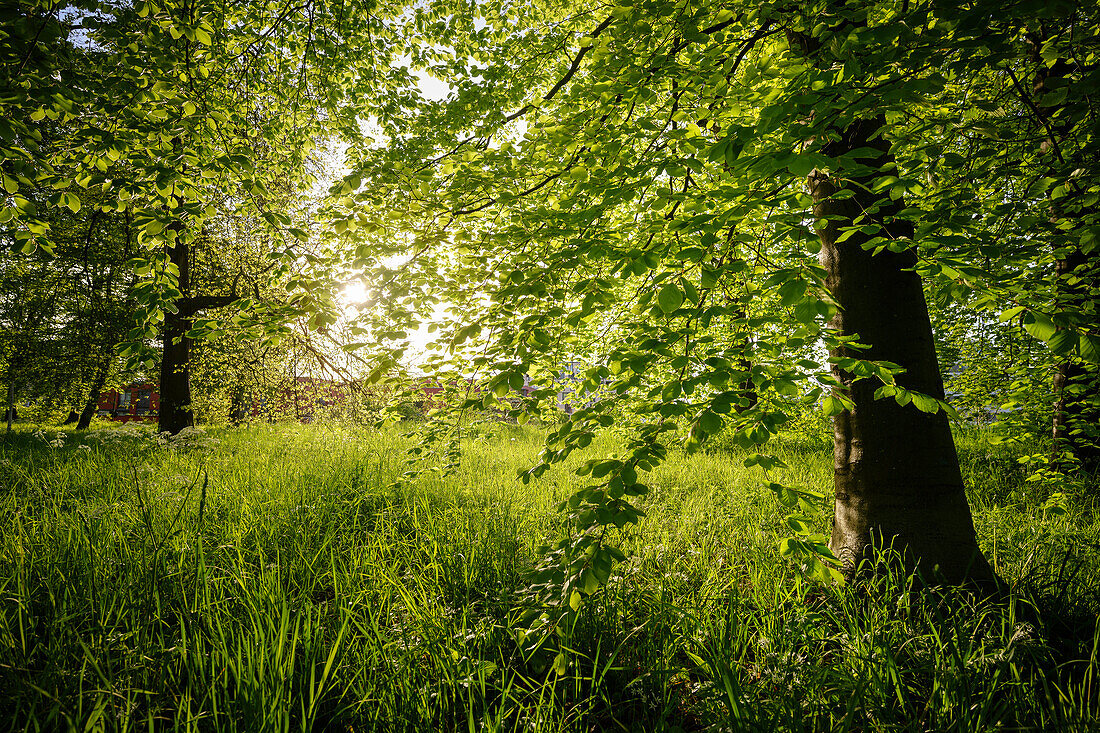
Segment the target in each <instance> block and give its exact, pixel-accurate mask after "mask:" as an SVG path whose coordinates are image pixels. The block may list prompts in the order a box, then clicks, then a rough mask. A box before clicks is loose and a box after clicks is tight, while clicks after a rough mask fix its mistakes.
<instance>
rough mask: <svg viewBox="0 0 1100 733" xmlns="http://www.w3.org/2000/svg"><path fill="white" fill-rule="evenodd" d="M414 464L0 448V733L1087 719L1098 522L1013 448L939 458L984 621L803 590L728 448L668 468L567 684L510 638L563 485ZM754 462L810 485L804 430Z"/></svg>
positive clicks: (230, 438)
mask: <svg viewBox="0 0 1100 733" xmlns="http://www.w3.org/2000/svg"><path fill="white" fill-rule="evenodd" d="M58 435H63V436H64V437H63V438H62V439H61V440H60V441H59V440H58V439H57V437H56V436H58ZM411 440H412V439H410V438H406V437H402V436H401V435H400V434H398V433H397V432H378V431H370V430H351V429H346V428H342V427H338V426H326V425H317V426H267V425H258V426H252V427H249V428H243V429H234V430H229V429H212V430H210V431H209V432H208V433H206V434H205V435H192V436H189V437H184V438H183V439H181V440H179V441H175V442H173V443H172V444H169V445H160V444H158V443H157V442H156V441H154V440H152V439H151V438H150V437H149V436H148V435H136V434H130V433H128V432H127V431H120V430H115V429H106V430H101V431H99V432H98V435H97V434H96V433H93V434H92V435H91V436H88V437H79V436H76V435H74V434H72V433H63V434H62V433H59V432H52V433H49V434H45V435H44V436H42V437H36V436H35V435H34V434H33V433H32V432H31V431H30V430H23V431H18V432H16V433H15V434H13V435H12V436H9V437H8V438H7V439H6V441H5V442H4V443H3V444H2V456H0V476H2V477H3V489H2V494H0V730H4V729H11V730H44V731H55V730H81V731H83V730H219V731H221V730H225V731H232V730H241V731H261V730H263V731H266V730H271V731H292V730H295V731H296V730H333V731H373V730H384V731H391V730H392V731H404V730H408V731H420V730H456V731H494V730H499V731H505V730H507V731H512V730H523V731H604V730H606V731H620V730H626V731H630V730H638V731H643V730H644V731H653V730H657V731H694V730H715V731H742V730H791V731H817V730H821V731H824V730H913V731H917V730H921V731H923V730H937V731H946V730H959V731H974V730H1093V729H1096V727H1097V725H1100V687H1098V685H1100V680H1097V671H1098V660H1097V653H1098V642H1100V640H1098V636H1097V634H1098V631H1097V623H1096V616H1097V611H1098V609H1100V552H1098V548H1100V545H1098V539H1097V538H1098V537H1100V524H1098V522H1097V519H1096V517H1095V516H1094V514H1093V513H1092V511H1091V509H1090V508H1089V507H1088V506H1087V505H1086V504H1085V503H1084V502H1081V501H1071V502H1070V503H1069V507H1068V511H1067V512H1066V513H1064V514H1056V513H1055V512H1054V511H1052V510H1051V509H1050V508H1047V509H1043V507H1042V502H1041V501H1040V499H1043V498H1045V497H1043V496H1040V495H1038V494H1036V490H1035V489H1034V488H1029V487H1027V486H1025V485H1024V482H1023V479H1024V475H1023V473H1022V472H1021V471H1019V470H1018V469H1017V468H1016V465H1017V464H1016V460H1015V455H1014V454H1013V453H1012V452H1011V449H1008V448H1005V447H990V446H989V445H987V444H986V443H985V442H983V439H982V436H981V435H980V434H964V435H961V436H960V441H959V442H960V455H961V456H962V459H963V463H964V471H965V472H966V473H967V476H968V480H969V485H970V487H971V503H972V506H974V507H975V523H976V526H977V529H978V532H979V535H980V537H981V542H982V546H983V548H984V549H985V550H986V553H987V555H988V556H989V558H990V560H991V562H992V563H993V564H994V565H995V567H996V568H997V570H998V572H999V573H1000V574H1001V575H1002V577H1003V578H1004V579H1005V580H1006V581H1007V582H1008V583H1009V585H1010V587H1011V592H1010V597H1009V598H1008V599H1007V600H1004V601H1002V602H999V603H997V604H993V603H988V602H982V601H978V600H975V599H974V598H971V597H968V596H967V595H965V594H964V593H963V592H953V591H944V592H940V593H938V594H929V593H924V592H918V591H915V590H913V589H912V588H911V587H910V586H909V585H908V582H907V580H906V579H905V578H899V577H891V576H886V577H882V578H879V579H878V580H877V581H876V585H875V586H874V587H871V586H863V587H860V588H846V589H829V588H822V587H820V586H815V585H813V584H810V583H808V582H806V581H804V580H803V579H802V577H801V576H800V574H799V571H798V570H797V569H796V568H793V567H791V566H789V565H788V564H786V563H785V562H783V561H782V560H781V559H780V558H779V556H778V553H777V552H776V545H777V542H778V540H779V538H780V537H781V536H782V535H783V528H782V526H781V523H782V518H783V516H784V512H783V511H782V508H781V507H780V506H779V505H778V504H777V503H776V502H775V500H774V498H773V497H772V496H771V494H770V492H769V491H768V490H767V489H766V488H764V487H763V486H762V480H763V476H762V474H761V473H760V472H759V469H755V468H754V469H747V468H744V467H743V466H742V465H741V460H740V458H738V456H737V455H735V454H731V452H729V451H726V450H716V451H714V452H711V453H704V454H698V455H695V456H691V457H687V456H682V455H673V456H672V457H671V458H670V460H669V461H668V462H667V463H666V464H665V465H663V466H661V467H660V468H659V469H658V470H656V471H655V472H654V473H653V474H652V475H651V476H650V478H649V483H650V484H651V485H652V486H653V491H652V493H651V494H650V495H649V496H647V497H646V498H645V502H644V507H645V510H646V513H647V516H646V518H645V519H644V520H643V522H642V523H641V524H640V525H639V526H637V527H635V528H631V529H629V530H628V531H626V532H624V533H623V536H622V537H621V538H620V545H621V546H622V547H623V548H624V550H627V551H628V553H629V555H630V559H629V560H628V562H626V563H623V564H622V565H621V566H620V567H619V568H618V569H617V571H616V574H615V575H614V576H613V579H612V582H611V584H610V585H609V586H608V587H607V588H606V589H605V590H604V591H602V592H601V593H600V594H598V595H597V596H595V597H593V599H592V601H591V602H589V603H587V604H586V606H585V607H584V610H583V612H582V614H581V615H580V618H579V621H578V623H577V626H576V628H575V629H574V630H573V634H572V636H571V637H570V639H569V642H568V643H569V645H570V659H571V664H570V667H569V669H568V670H567V671H566V673H565V674H559V673H558V672H556V671H555V670H554V668H553V664H552V661H553V659H554V654H556V652H557V647H556V643H557V642H551V643H550V644H548V645H547V649H546V650H545V651H544V652H537V653H534V654H528V653H525V652H523V651H521V650H522V649H523V646H522V645H521V644H519V643H517V638H518V637H519V635H520V633H521V630H520V629H519V628H518V627H517V624H516V619H517V618H518V616H519V614H518V613H517V611H518V609H519V606H520V602H521V594H522V590H523V588H524V584H525V572H526V570H527V569H528V568H529V567H530V566H531V565H532V563H533V562H534V561H535V560H536V559H537V553H538V550H539V547H540V545H542V544H543V543H544V542H545V541H546V540H548V539H550V538H554V537H556V536H558V535H559V534H560V533H561V532H563V531H565V528H564V527H563V526H562V522H561V520H560V518H559V517H558V516H557V515H556V514H555V513H554V512H553V509H552V507H553V506H554V504H555V503H557V502H558V501H560V500H561V499H563V498H564V497H566V496H568V494H569V493H571V491H572V490H573V489H574V488H576V487H577V485H578V484H577V482H578V481H579V478H578V477H576V476H574V475H573V474H572V473H571V468H572V467H573V466H572V465H571V464H567V465H565V466H561V467H557V468H556V469H555V470H553V471H551V472H549V473H547V474H546V475H545V476H543V477H542V478H541V479H540V480H538V481H534V482H532V483H531V484H529V485H526V486H524V485H522V484H520V483H519V482H517V481H515V479H514V477H515V475H516V471H517V470H518V469H520V468H523V467H526V466H527V465H528V463H529V462H530V460H531V459H532V457H533V456H534V455H535V454H536V453H537V451H538V450H539V448H540V446H541V436H540V435H539V434H538V433H537V432H536V431H534V430H531V429H520V428H515V427H508V426H497V427H481V428H478V429H476V430H474V431H472V434H471V436H470V437H469V438H468V439H467V440H466V441H465V443H464V446H463V460H462V463H461V465H460V466H459V468H458V469H457V471H456V472H455V473H454V474H452V475H449V476H444V475H442V474H439V473H425V474H422V476H421V477H420V479H418V480H417V481H416V482H415V483H414V484H413V485H411V486H406V487H405V488H403V489H400V490H397V489H394V488H392V486H393V484H394V482H395V481H396V480H397V479H398V477H399V476H400V474H401V473H402V471H403V470H404V466H403V465H402V460H403V456H404V451H405V450H406V449H407V448H408V447H410V446H411V445H412V442H411ZM602 440H603V445H597V446H595V448H596V449H597V450H613V449H614V447H615V439H614V437H613V436H606V437H605V438H603V439H602ZM50 441H52V442H53V443H54V445H52V446H51V445H50V444H49V442H50ZM776 451H777V452H778V454H779V455H780V457H782V458H783V459H784V460H785V461H786V462H787V463H788V464H789V465H790V466H791V468H790V469H787V473H786V474H784V475H782V476H781V477H780V478H781V479H783V480H787V481H790V482H792V483H801V484H803V485H807V486H810V487H813V488H816V489H818V490H826V489H828V484H829V482H830V476H831V465H832V456H831V451H830V449H829V447H828V444H827V443H825V442H824V438H823V437H818V436H809V437H806V436H802V437H797V436H789V437H788V438H787V439H786V440H783V441H781V442H780V443H778V444H777V445H776ZM575 460H578V461H579V457H578V458H577V459H575Z"/></svg>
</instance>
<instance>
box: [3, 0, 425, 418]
mask: <svg viewBox="0 0 1100 733" xmlns="http://www.w3.org/2000/svg"><path fill="white" fill-rule="evenodd" d="M375 10H377V9H376V8H374V6H373V4H372V3H362V4H360V3H357V2H325V1H323V0H317V1H316V2H309V3H304V4H301V5H298V6H294V7H289V8H281V7H278V6H275V5H271V4H269V3H266V2H250V3H229V4H227V3H222V2H214V1H213V0H169V1H168V2H161V3H151V2H139V3H122V2H120V3H102V2H86V3H85V2H77V3H70V4H66V7H65V8H62V7H61V5H60V4H56V5H55V4H50V3H45V4H41V3H19V4H18V5H17V6H16V7H15V8H13V9H11V10H5V12H6V13H10V14H11V16H12V17H11V18H10V20H11V27H13V28H15V27H20V28H23V29H25V30H26V31H27V32H26V34H25V36H26V37H27V38H33V40H32V41H31V42H29V43H26V42H24V41H23V40H22V39H21V38H19V36H18V34H17V35H16V36H15V37H14V39H15V40H13V42H11V43H6V44H5V45H4V46H3V47H2V48H0V50H2V52H3V54H4V56H3V62H4V64H3V67H4V72H5V73H6V74H7V77H6V78H5V81H6V82H7V84H8V85H9V86H10V87H11V88H19V89H20V90H21V91H20V92H19V93H17V94H13V95H6V96H5V101H4V104H5V108H4V112H5V118H6V119H12V120H13V123H12V124H11V125H9V126H8V127H6V128H5V129H4V130H3V132H4V133H5V134H4V145H5V146H6V147H5V150H6V151H7V152H9V153H10V154H11V155H10V156H8V157H9V158H11V159H12V160H14V161H15V163H12V164H11V166H10V170H8V171H7V172H6V173H5V179H4V185H5V186H6V189H7V191H8V193H9V194H10V195H11V200H10V201H8V202H5V203H6V204H9V205H7V206H5V208H4V212H3V213H2V214H0V217H5V221H7V220H10V221H12V222H13V224H14V228H15V229H16V230H18V234H17V236H18V237H19V241H20V242H21V243H22V249H23V250H24V251H25V252H26V253H28V254H29V253H31V252H33V251H34V250H35V248H44V249H47V250H48V249H51V248H52V241H51V238H50V236H51V235H50V231H49V225H48V222H46V221H44V220H43V219H42V217H40V216H39V212H38V211H37V209H36V208H35V207H34V206H33V205H32V203H31V202H30V201H29V200H28V199H26V197H25V196H24V195H23V189H24V188H25V187H27V186H31V185H43V184H49V185H51V186H53V187H54V188H56V189H58V193H57V194H56V195H55V197H54V201H53V202H52V205H54V206H57V205H64V206H79V205H80V196H81V195H80V194H78V191H81V190H88V189H91V188H92V187H96V188H99V189H100V190H101V191H102V192H103V193H104V194H108V195H109V196H110V197H111V198H112V199H113V201H110V202H107V203H105V204H104V206H107V207H113V208H115V209H117V210H119V211H121V210H127V211H129V212H130V214H131V215H132V217H133V221H134V224H135V226H136V227H137V230H138V231H137V237H136V243H137V246H138V248H139V257H137V258H136V260H138V261H139V262H140V264H139V265H138V267H137V268H136V271H137V272H138V273H139V276H140V277H141V278H142V279H143V281H144V282H143V283H142V285H143V287H140V288H139V289H138V291H137V292H138V293H139V295H140V297H141V300H142V303H141V306H142V307H140V308H139V309H138V310H137V314H138V316H139V318H140V319H141V321H142V322H141V323H140V324H139V325H138V327H137V328H135V329H133V330H131V333H130V335H129V337H128V339H127V343H126V345H125V347H124V348H123V353H124V355H126V356H128V357H130V358H131V365H132V366H136V365H137V364H138V363H139V362H141V363H144V365H145V366H146V367H148V366H150V365H151V364H152V363H153V362H154V361H155V358H154V356H153V355H152V353H151V349H150V346H151V344H152V343H153V342H154V341H155V340H157V339H158V338H159V340H160V341H161V342H162V350H163V351H164V352H166V353H164V354H163V356H162V358H161V364H162V365H163V367H164V370H165V371H164V373H163V375H162V381H163V384H162V392H163V396H164V398H165V403H164V408H165V409H164V410H163V411H162V427H165V428H166V429H169V430H177V429H179V428H180V427H182V426H184V425H186V424H187V423H188V422H189V420H190V418H189V417H188V412H187V409H186V406H187V405H188V404H189V401H190V400H189V394H188V391H189V390H188V388H187V386H186V382H187V380H186V374H187V372H186V369H185V368H183V366H182V365H185V364H186V361H187V357H188V353H189V350H188V343H187V341H188V336H187V333H188V331H190V330H191V329H190V326H189V321H190V320H191V319H192V318H193V317H194V316H195V315H196V314H197V313H198V312H199V311H200V310H202V309H203V307H206V306H209V305H211V303H210V302H207V301H204V300H202V299H201V298H203V297H205V296H201V295H196V294H194V293H190V292H188V288H189V285H190V283H188V282H187V278H188V273H187V263H188V262H189V260H190V257H191V255H190V252H189V249H190V247H191V246H192V243H193V242H194V241H196V240H197V239H198V238H199V237H201V235H202V231H203V225H204V222H205V221H206V219H207V218H208V215H209V213H210V211H211V202H212V200H213V199H216V198H224V197H225V192H227V191H230V192H232V194H233V197H234V199H235V200H234V205H235V206H236V207H239V208H242V209H245V210H247V211H249V212H251V215H252V216H254V217H255V218H256V219H257V220H258V221H261V222H263V223H264V226H265V227H266V228H267V231H268V236H267V237H266V238H265V241H266V242H268V244H269V246H270V247H271V253H272V254H278V255H281V258H282V259H281V262H280V266H279V267H277V268H274V269H272V270H271V276H272V277H273V278H279V277H282V276H285V275H286V274H287V273H288V272H289V271H291V270H292V269H293V268H294V267H295V265H296V263H297V261H298V260H299V259H300V258H301V257H302V256H303V255H304V253H303V251H302V249H304V248H305V247H306V243H304V242H300V241H299V238H300V237H301V238H304V237H306V236H307V235H306V234H305V232H303V231H301V230H298V229H296V228H295V227H293V226H292V224H291V221H290V219H289V217H287V216H286V214H285V213H283V212H282V211H280V210H279V208H278V207H280V206H282V205H283V204H284V203H285V201H286V196H287V195H288V194H289V195H292V196H293V195H298V194H299V193H300V192H301V191H300V188H302V187H308V185H309V183H310V181H309V177H308V175H307V174H306V171H305V163H306V161H307V160H308V158H309V155H310V153H311V151H312V148H313V144H314V138H315V137H318V136H322V135H337V134H340V133H341V132H342V131H344V132H346V131H349V130H355V131H357V130H358V119H357V117H356V111H357V110H355V109H354V108H352V107H351V105H350V104H349V99H351V98H354V99H355V100H356V102H359V101H364V102H365V101H370V100H372V99H375V97H374V96H373V95H374V94H375V92H376V88H375V87H376V86H377V85H376V84H375V79H376V77H387V76H392V77H394V78H395V79H396V80H397V82H398V84H397V86H400V84H401V83H404V82H403V81H402V80H404V79H406V78H409V77H408V75H407V74H401V73H399V72H396V71H394V70H392V69H391V64H390V61H391V60H392V59H393V57H394V54H395V52H396V51H395V47H394V44H393V39H392V37H391V36H390V34H389V33H388V30H387V28H386V20H385V14H384V13H383V12H381V11H379V12H373V11H375ZM32 31H33V32H32ZM378 99H379V105H378V109H379V113H380V114H387V113H389V114H393V113H394V112H395V111H396V110H399V109H400V106H401V100H400V97H396V98H388V97H378ZM45 118H49V119H50V120H51V121H54V122H56V123H57V124H58V126H59V128H60V133H59V139H60V140H62V141H63V142H64V144H63V145H61V146H59V147H57V148H55V149H54V150H52V151H50V153H49V154H48V155H47V154H45V153H44V152H43V151H42V150H41V149H40V146H39V145H38V140H39V138H40V135H39V134H38V131H37V130H36V129H35V127H34V123H35V122H37V121H40V120H43V119H45ZM118 169H122V170H124V171H125V174H124V175H122V176H120V177H117V178H116V177H113V176H112V175H111V172H117V170H118ZM181 264H182V265H183V270H182V271H181ZM181 277H182V278H183V281H182V282H181V280H180V278H181ZM180 298H183V299H184V300H181V301H180V302H177V300H179V299H180ZM219 303H220V301H219ZM286 310H287V311H288V312H290V311H293V309H289V308H288V309H286ZM273 313H274V311H273ZM272 323H273V325H274V322H272ZM162 326H163V328H162Z"/></svg>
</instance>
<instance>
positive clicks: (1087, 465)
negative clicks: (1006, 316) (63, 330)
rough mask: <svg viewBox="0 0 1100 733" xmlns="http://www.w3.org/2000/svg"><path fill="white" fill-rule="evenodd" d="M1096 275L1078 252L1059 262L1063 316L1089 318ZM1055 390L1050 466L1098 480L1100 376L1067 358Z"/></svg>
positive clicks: (1057, 272) (1091, 264)
mask: <svg viewBox="0 0 1100 733" xmlns="http://www.w3.org/2000/svg"><path fill="white" fill-rule="evenodd" d="M1097 269H1098V265H1097V263H1096V262H1094V261H1093V260H1092V258H1091V257H1090V256H1089V255H1086V254H1085V253H1084V252H1082V251H1081V250H1080V249H1078V248H1076V247H1074V248H1073V249H1072V250H1071V251H1070V252H1069V254H1068V255H1067V256H1066V257H1065V258H1064V259H1060V260H1058V261H1056V262H1055V275H1056V277H1057V288H1058V299H1059V303H1058V307H1059V310H1062V309H1065V310H1066V311H1069V312H1071V313H1072V312H1082V311H1083V312H1088V310H1089V305H1090V303H1089V300H1090V299H1091V298H1094V297H1096V296H1094V295H1093V292H1095V290H1096V288H1095V284H1096V282H1097V276H1096V271H1097ZM1074 278H1078V279H1077V280H1076V282H1074ZM1053 386H1054V393H1055V395H1056V396H1057V398H1056V402H1055V404H1054V420H1053V437H1054V455H1053V458H1052V461H1051V464H1052V465H1053V467H1055V468H1058V469H1062V470H1068V471H1078V472H1080V473H1084V474H1095V473H1096V472H1097V471H1098V470H1100V372H1098V370H1097V367H1096V365H1092V364H1088V363H1086V362H1085V361H1084V360H1082V359H1077V358H1067V359H1066V360H1064V361H1063V362H1062V363H1060V364H1059V365H1058V369H1057V371H1056V372H1055V374H1054V385H1053ZM1071 455H1072V459H1070V456H1071Z"/></svg>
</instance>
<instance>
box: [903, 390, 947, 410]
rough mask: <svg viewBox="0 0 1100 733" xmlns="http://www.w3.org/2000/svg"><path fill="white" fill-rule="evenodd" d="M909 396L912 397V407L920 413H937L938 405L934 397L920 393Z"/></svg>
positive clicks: (912, 393)
mask: <svg viewBox="0 0 1100 733" xmlns="http://www.w3.org/2000/svg"><path fill="white" fill-rule="evenodd" d="M910 394H911V395H912V397H913V405H914V406H916V408H917V409H918V410H920V411H921V412H928V413H934V412H939V409H940V403H939V402H937V401H936V398H935V397H929V396H928V395H925V394H921V393H920V392H911V393H910Z"/></svg>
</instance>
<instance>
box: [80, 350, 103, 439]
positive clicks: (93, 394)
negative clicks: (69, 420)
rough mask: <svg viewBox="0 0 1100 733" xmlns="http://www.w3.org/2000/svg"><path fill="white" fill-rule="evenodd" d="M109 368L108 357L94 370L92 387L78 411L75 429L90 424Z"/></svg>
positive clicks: (83, 427) (81, 428)
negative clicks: (97, 369)
mask: <svg viewBox="0 0 1100 733" xmlns="http://www.w3.org/2000/svg"><path fill="white" fill-rule="evenodd" d="M110 368H111V361H110V359H104V360H103V362H102V363H101V364H100V365H99V371H97V372H96V375H95V380H94V381H93V382H92V389H91V391H90V392H88V401H87V402H85V403H84V409H83V410H81V411H80V419H79V420H78V421H77V423H76V429H77V430H87V429H88V426H89V425H91V424H92V418H93V417H94V416H95V412H96V405H98V404H99V395H100V393H101V392H103V385H104V384H106V382H107V372H108V371H109V370H110Z"/></svg>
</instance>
